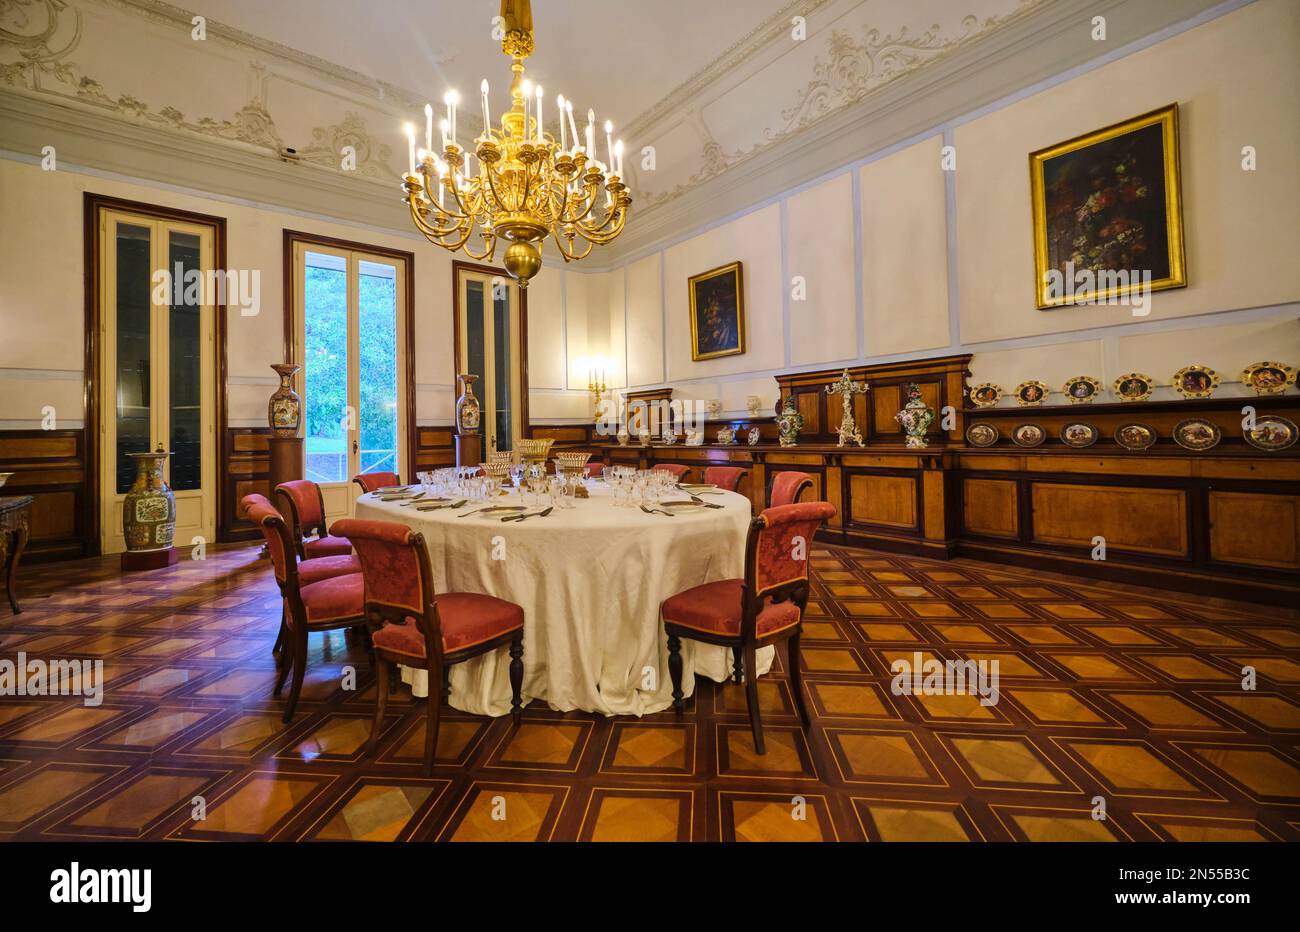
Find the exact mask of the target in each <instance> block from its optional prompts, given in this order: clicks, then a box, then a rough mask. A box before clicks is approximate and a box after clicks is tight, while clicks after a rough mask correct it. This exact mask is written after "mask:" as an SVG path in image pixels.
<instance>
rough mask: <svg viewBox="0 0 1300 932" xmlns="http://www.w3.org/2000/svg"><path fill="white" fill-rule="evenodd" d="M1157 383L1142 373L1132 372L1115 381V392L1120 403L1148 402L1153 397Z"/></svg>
mask: <svg viewBox="0 0 1300 932" xmlns="http://www.w3.org/2000/svg"><path fill="white" fill-rule="evenodd" d="M1154 387H1155V382H1154V380H1152V378H1151V376H1149V375H1143V374H1142V373H1141V372H1130V373H1128V374H1126V375H1121V376H1120V377H1119V378H1118V379H1116V380H1115V385H1114V387H1113V391H1114V392H1115V397H1116V398H1118V399H1119V400H1120V401H1146V400H1147V399H1148V398H1150V397H1151V389H1153V388H1154Z"/></svg>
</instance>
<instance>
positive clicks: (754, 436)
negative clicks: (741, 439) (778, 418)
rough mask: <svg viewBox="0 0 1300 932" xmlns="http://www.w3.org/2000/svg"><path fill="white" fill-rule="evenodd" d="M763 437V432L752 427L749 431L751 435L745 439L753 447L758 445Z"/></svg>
mask: <svg viewBox="0 0 1300 932" xmlns="http://www.w3.org/2000/svg"><path fill="white" fill-rule="evenodd" d="M762 436H763V434H762V431H760V430H759V429H758V428H757V427H751V428H750V429H749V434H748V435H747V436H746V438H745V439H746V442H747V443H748V444H749V445H750V446H751V447H752V446H754V445H755V444H757V443H758V441H759V438H760V437H762Z"/></svg>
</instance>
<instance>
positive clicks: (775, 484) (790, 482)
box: [767, 471, 813, 508]
mask: <svg viewBox="0 0 1300 932" xmlns="http://www.w3.org/2000/svg"><path fill="white" fill-rule="evenodd" d="M812 484H813V478H812V476H810V475H808V474H807V473H806V472H794V471H787V472H779V473H777V474H776V476H775V477H774V478H773V479H772V494H771V497H770V498H769V499H768V503H767V504H768V507H769V508H775V507H777V506H778V505H793V504H794V503H795V502H797V501H798V500H799V493H801V492H802V491H803V490H804V489H806V488H809V487H810V486H811V485H812Z"/></svg>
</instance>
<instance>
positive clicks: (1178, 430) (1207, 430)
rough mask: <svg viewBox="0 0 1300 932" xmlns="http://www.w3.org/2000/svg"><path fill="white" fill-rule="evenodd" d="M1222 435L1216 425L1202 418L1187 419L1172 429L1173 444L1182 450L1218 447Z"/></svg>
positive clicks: (1198, 450) (1197, 450)
mask: <svg viewBox="0 0 1300 932" xmlns="http://www.w3.org/2000/svg"><path fill="white" fill-rule="evenodd" d="M1222 436H1223V434H1222V433H1221V432H1220V431H1219V428H1218V425H1216V424H1213V423H1211V422H1210V421H1207V420H1205V418H1202V417H1189V418H1188V419H1187V420H1185V421H1179V422H1178V425H1177V426H1176V427H1175V428H1174V442H1175V443H1177V444H1178V445H1179V446H1180V447H1182V448H1183V449H1184V450H1195V451H1196V452H1198V453H1199V452H1200V451H1202V450H1209V449H1212V448H1214V447H1217V446H1218V445H1219V440H1220V438H1221V437H1222Z"/></svg>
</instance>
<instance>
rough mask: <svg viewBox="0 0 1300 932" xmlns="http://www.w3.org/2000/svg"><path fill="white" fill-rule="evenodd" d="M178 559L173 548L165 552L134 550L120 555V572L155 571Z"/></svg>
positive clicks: (176, 552)
mask: <svg viewBox="0 0 1300 932" xmlns="http://www.w3.org/2000/svg"><path fill="white" fill-rule="evenodd" d="M177 559H178V551H177V550H176V548H175V547H168V548H167V549H166V550H136V551H134V552H132V551H130V550H127V551H126V552H124V553H123V554H122V571H123V572H127V573H129V572H133V571H135V570H156V569H161V568H162V567H164V566H171V565H172V564H173V563H175V562H176V560H177Z"/></svg>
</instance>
